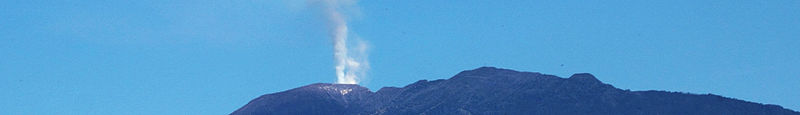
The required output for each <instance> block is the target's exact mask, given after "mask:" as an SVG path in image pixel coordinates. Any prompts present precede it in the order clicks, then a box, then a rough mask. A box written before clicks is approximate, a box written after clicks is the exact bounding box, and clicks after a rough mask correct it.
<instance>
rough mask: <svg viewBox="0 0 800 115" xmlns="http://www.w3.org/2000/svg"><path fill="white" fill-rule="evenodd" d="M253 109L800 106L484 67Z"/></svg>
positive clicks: (270, 97)
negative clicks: (624, 87) (629, 87)
mask: <svg viewBox="0 0 800 115" xmlns="http://www.w3.org/2000/svg"><path fill="white" fill-rule="evenodd" d="M231 114H235V115H240V114H241V115H251V114H384V115H396V114H398V115H399V114H704V115H707V114H725V115H730V114H771V115H798V114H800V113H798V112H795V111H791V110H788V109H784V108H782V107H780V106H777V105H764V104H759V103H753V102H747V101H742V100H737V99H731V98H726V97H722V96H718V95H710V94H708V95H695V94H686V93H677V92H664V91H628V90H621V89H618V88H615V87H613V86H611V85H608V84H604V83H602V82H600V81H599V80H597V79H596V78H595V77H594V76H593V75H591V74H588V73H579V74H575V75H572V76H571V77H569V78H566V79H564V78H560V77H556V76H553V75H545V74H540V73H532V72H518V71H514V70H508V69H498V68H493V67H481V68H478V69H474V70H468V71H463V72H461V73H458V74H457V75H455V76H454V77H452V78H450V79H447V80H434V81H427V80H420V81H417V82H415V83H412V84H410V85H407V86H405V87H402V88H396V87H384V88H381V89H380V90H378V91H377V92H370V91H369V90H368V89H367V88H364V87H361V86H358V85H347V84H323V83H317V84H311V85H307V86H303V87H300V88H295V89H291V90H288V91H284V92H278V93H273V94H267V95H263V96H261V97H259V98H256V99H254V100H252V101H250V103H248V104H247V105H245V106H244V107H242V108H240V109H238V110H236V111H234V112H233V113H231Z"/></svg>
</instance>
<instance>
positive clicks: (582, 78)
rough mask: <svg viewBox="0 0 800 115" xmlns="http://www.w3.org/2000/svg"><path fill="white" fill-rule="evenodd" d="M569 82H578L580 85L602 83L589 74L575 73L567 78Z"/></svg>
mask: <svg viewBox="0 0 800 115" xmlns="http://www.w3.org/2000/svg"><path fill="white" fill-rule="evenodd" d="M567 79H569V80H573V81H578V82H581V83H602V82H600V80H597V78H595V77H594V75H592V74H590V73H576V74H573V75H572V76H570V77H569V78H567Z"/></svg>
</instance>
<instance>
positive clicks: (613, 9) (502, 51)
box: [0, 0, 800, 114]
mask: <svg viewBox="0 0 800 115" xmlns="http://www.w3.org/2000/svg"><path fill="white" fill-rule="evenodd" d="M358 6H359V11H360V13H359V14H357V16H355V17H356V18H352V20H350V29H351V30H352V31H353V33H352V34H353V35H354V36H358V37H360V38H362V39H364V40H366V41H369V43H370V45H371V46H372V47H371V49H370V53H369V54H370V55H369V59H370V63H371V68H372V69H371V70H370V71H369V80H367V81H366V82H365V83H363V84H362V85H364V86H367V87H369V88H370V89H372V90H373V91H374V90H376V89H378V88H380V87H382V86H404V85H406V84H410V83H412V82H414V81H417V80H421V79H428V80H432V79H445V78H449V77H451V76H452V75H455V74H456V73H458V72H460V71H462V70H468V69H474V68H477V67H480V66H496V67H501V68H509V69H515V70H521V71H532V72H541V73H546V74H554V75H558V76H561V77H568V76H569V75H571V74H572V73H578V72H588V73H592V74H594V75H595V76H597V77H598V78H599V79H600V80H601V81H603V82H606V83H609V84H612V85H614V86H616V87H619V88H622V89H631V90H668V91H681V92H690V93H698V94H705V93H713V94H718V95H723V96H727V97H733V98H738V99H743V100H748V101H755V102H761V103H769V104H778V105H781V106H784V107H788V108H791V109H794V110H800V98H798V97H800V66H798V65H800V1H798V0H765V1H764V0H754V1H715V0H668V1H661V0H659V1H617V0H611V1H609V0H598V1H586V0H579V1H563V0H552V1H538V0H524V1H514V2H512V1H496V0H457V1H456V0H453V1H446V0H445V1H429V0H402V1H392V0H370V1H366V0H364V1H359V2H358ZM324 25H325V20H324V19H323V18H322V17H321V16H320V15H319V12H315V10H310V9H309V8H306V6H305V4H304V1H303V0H297V1H273V0H268V1H259V0H239V1H219V0H208V1H162V0H158V1H151V0H135V1H124V0H112V1H96V0H79V1H74V0H2V1H0V108H2V109H0V114H227V113H230V112H232V111H234V110H235V109H237V108H239V107H241V106H242V105H244V104H246V103H247V102H248V101H250V100H251V99H253V98H255V97H257V96H260V95H262V94H267V93H273V92H278V91H283V90H287V89H290V88H294V87H299V86H302V85H307V84H311V83H317V82H327V83H331V82H334V81H335V78H336V77H335V75H334V69H333V64H334V63H333V54H332V53H331V52H332V51H333V50H332V48H331V47H332V44H331V40H330V38H329V36H328V34H327V30H326V28H325V27H324ZM561 64H563V65H564V66H561Z"/></svg>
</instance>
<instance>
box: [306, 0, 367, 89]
mask: <svg viewBox="0 0 800 115" xmlns="http://www.w3.org/2000/svg"><path fill="white" fill-rule="evenodd" d="M310 1H311V3H317V4H319V5H321V6H322V10H323V14H324V15H325V17H326V18H327V23H328V25H329V27H330V28H329V29H330V35H331V38H332V39H333V58H334V60H335V63H336V66H334V68H335V69H336V78H337V80H336V83H340V84H358V83H359V82H360V81H361V80H362V78H363V77H364V76H365V75H366V71H367V70H368V69H369V63H368V62H367V54H366V51H367V45H366V43H365V42H364V41H361V40H357V41H356V47H355V48H354V49H351V48H350V47H348V46H347V45H348V42H347V38H348V28H347V20H346V17H347V16H346V15H344V14H343V12H346V10H348V8H352V7H354V6H355V3H356V1H354V0H310Z"/></svg>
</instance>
